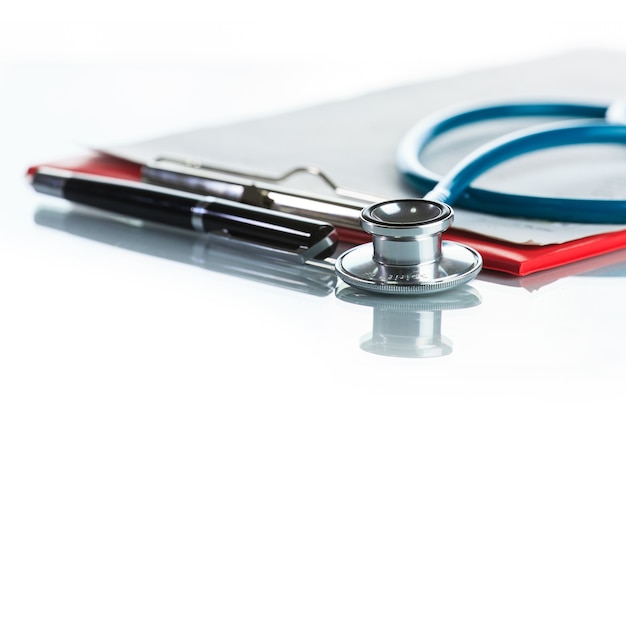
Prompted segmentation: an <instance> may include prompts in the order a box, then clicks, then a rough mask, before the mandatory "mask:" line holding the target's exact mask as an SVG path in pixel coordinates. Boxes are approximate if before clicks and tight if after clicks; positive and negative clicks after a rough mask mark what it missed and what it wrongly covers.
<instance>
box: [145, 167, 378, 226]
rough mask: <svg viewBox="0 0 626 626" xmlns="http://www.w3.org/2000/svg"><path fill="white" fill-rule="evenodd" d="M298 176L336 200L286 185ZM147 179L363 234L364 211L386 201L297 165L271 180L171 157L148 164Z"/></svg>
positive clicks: (258, 175)
mask: <svg viewBox="0 0 626 626" xmlns="http://www.w3.org/2000/svg"><path fill="white" fill-rule="evenodd" d="M298 174H308V175H311V176H315V177H316V178H319V179H320V180H321V181H323V182H324V183H325V184H326V185H328V186H329V187H330V189H331V190H332V192H333V193H334V195H335V196H336V197H330V196H325V195H318V194H314V193H309V192H306V191H300V190H296V189H292V188H289V187H287V186H284V185H283V183H284V182H285V181H287V180H288V179H290V178H292V177H293V176H295V175H298ZM142 177H143V179H144V180H145V181H146V182H150V183H154V184H158V185H162V186H166V187H173V188H176V189H182V190H185V191H193V192H195V193H203V194H207V195H209V194H210V195H213V196H218V197H220V198H228V199H230V200H235V201H237V202H244V203H246V204H252V205H254V206H262V207H265V208H271V209H275V210H278V211H284V212H286V213H292V214H294V215H300V216H303V217H309V218H313V219H319V220H324V221H327V222H330V223H331V224H332V225H333V226H335V227H337V228H346V229H350V230H358V231H360V230H361V224H360V215H361V211H362V209H363V208H364V207H365V206H366V205H368V204H372V203H375V202H380V201H382V200H383V199H382V198H380V197H378V196H372V195H370V194H365V193H361V192H358V191H355V190H351V189H346V188H343V187H339V186H338V185H336V184H335V182H334V181H333V180H332V179H331V178H330V177H329V176H328V175H327V174H326V173H325V172H323V171H322V170H321V169H320V168H319V167H316V166H314V165H304V166H298V167H294V168H292V169H290V170H289V171H287V172H285V173H284V174H282V175H280V176H268V175H267V174H261V173H258V172H256V173H252V172H243V171H239V170H234V169H228V168H224V167H217V166H213V165H210V164H208V163H204V162H202V161H195V160H190V159H182V158H176V157H170V156H167V157H158V158H157V159H156V160H155V161H154V162H152V163H150V164H147V165H144V167H143V168H142Z"/></svg>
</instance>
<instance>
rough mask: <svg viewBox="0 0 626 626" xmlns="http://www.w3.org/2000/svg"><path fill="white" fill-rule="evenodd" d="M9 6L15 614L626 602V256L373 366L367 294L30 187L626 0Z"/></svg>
mask: <svg viewBox="0 0 626 626" xmlns="http://www.w3.org/2000/svg"><path fill="white" fill-rule="evenodd" d="M5 5H6V6H4V8H2V9H0V11H1V12H2V18H1V19H0V61H2V74H0V78H2V79H3V80H2V83H0V84H1V85H2V92H1V94H0V95H1V99H0V111H2V113H3V119H2V129H3V130H2V148H1V158H2V161H1V163H0V165H1V169H2V172H3V184H4V185H5V188H6V195H5V197H4V205H3V207H2V209H1V213H0V224H1V226H2V231H1V236H2V238H1V240H0V243H1V245H0V261H1V263H2V267H1V270H0V277H1V278H2V295H3V302H2V309H1V313H0V315H1V317H0V320H1V321H2V334H1V335H0V338H1V340H2V344H1V346H0V347H1V348H2V354H1V355H0V365H1V366H2V381H3V388H2V397H1V399H0V411H1V413H0V624H2V626H22V625H24V626H40V625H42V626H43V625H46V626H47V625H50V624H53V625H55V626H56V625H57V624H58V625H59V626H61V625H62V626H70V625H71V626H74V625H76V626H78V625H80V626H84V625H92V624H98V625H100V624H102V625H105V624H106V625H110V624H115V625H116V626H118V625H124V626H126V625H129V626H130V625H133V626H135V625H137V624H146V625H148V624H149V625H150V626H154V625H159V626H160V625H169V624H172V625H174V624H176V625H179V624H185V625H194V626H195V625H200V624H211V625H215V626H222V625H224V626H226V625H228V626H231V625H236V626H244V625H245V626H248V625H255V626H256V625H257V624H268V625H272V626H277V625H281V626H282V625H285V626H286V625H289V626H295V625H297V626H299V625H301V624H302V625H305V624H306V625H309V624H310V625H320V624H323V625H325V626H326V625H329V626H344V625H352V624H354V625H359V626H363V625H368V626H369V625H385V626H387V625H389V624H394V625H405V624H406V625H408V624H421V625H424V626H453V625H454V626H457V625H459V624H464V625H465V624H476V625H480V626H486V625H489V626H492V625H493V626H495V625H497V626H502V625H507V626H508V625H524V626H525V625H527V624H533V625H534V626H535V625H541V626H543V625H545V626H548V625H549V626H553V625H555V624H567V625H568V626H571V625H573V624H575V625H583V624H585V625H586V624H594V625H595V624H602V625H603V626H604V625H611V626H612V625H617V624H623V623H624V622H625V621H626V608H625V605H624V588H626V570H625V566H624V563H626V540H625V535H624V531H623V529H624V528H625V527H626V508H625V505H624V500H623V494H624V487H625V484H624V483H625V480H624V476H625V474H626V461H625V457H624V449H625V448H626V427H625V426H624V423H623V414H624V411H623V408H622V406H623V399H622V395H623V393H622V389H623V382H622V380H623V372H624V371H625V367H624V366H625V360H624V357H623V354H624V353H625V352H626V341H625V340H624V338H623V332H622V328H623V323H624V319H626V297H625V296H624V295H623V294H624V293H626V290H625V289H624V287H625V285H624V281H625V280H626V279H625V278H624V276H622V275H619V274H617V275H615V276H610V275H608V274H604V275H601V276H598V277H589V276H584V275H580V276H579V275H576V274H574V275H573V276H571V277H568V278H564V279H562V280H556V281H551V282H547V283H546V284H545V285H544V286H542V287H541V288H540V289H533V288H528V289H524V288H518V287H513V286H510V285H503V284H498V283H497V282H491V281H487V280H480V281H476V288H477V289H478V291H479V292H480V294H481V297H482V303H481V305H480V306H479V307H476V308H471V309H465V310H459V311H446V312H445V316H444V320H443V321H444V327H443V332H444V334H445V335H446V336H448V335H449V336H450V337H451V338H452V340H453V343H454V352H453V354H452V355H451V356H450V357H445V358H441V359H432V360H428V359H422V360H406V359H394V358H384V357H377V356H375V355H370V354H367V353H365V352H364V351H363V350H360V348H359V337H360V336H362V335H365V334H367V332H368V331H370V332H371V328H372V311H371V310H370V309H369V308H367V307H357V306H355V305H350V304H348V303H343V302H338V301H337V300H336V299H334V298H333V297H332V296H331V297H327V298H315V297H310V296H305V295H301V294H297V293H293V292H290V291H288V290H281V289H277V288H272V287H271V286H267V285H263V284H257V283H254V282H252V281H246V280H242V279H237V278H233V277H231V276H228V275H225V274H220V273H218V272H210V271H209V272H206V271H203V270H200V269H197V268H195V267H190V266H188V265H184V264H177V263H171V262H168V261H166V260H163V259H159V258H157V257H152V256H150V255H141V254H136V253H134V252H132V251H128V250H124V249H120V248H116V247H115V246H106V245H101V244H98V243H96V242H93V241H90V240H83V239H81V238H78V237H72V236H69V235H67V234H66V233H62V232H55V231H53V230H52V229H46V228H43V227H38V226H37V225H36V224H34V222H33V213H34V211H35V209H36V208H37V207H38V206H39V205H40V203H41V202H43V201H42V200H41V199H39V198H36V197H35V194H34V193H32V192H31V190H29V189H28V188H27V186H26V185H25V184H24V181H23V172H24V169H25V167H26V166H27V165H29V164H31V163H33V162H38V161H39V160H41V159H47V158H55V157H56V156H62V155H71V154H73V153H74V151H75V150H76V147H77V146H79V145H81V144H82V143H86V144H89V143H92V142H93V143H96V144H97V143H103V142H109V141H110V142H112V143H113V142H118V141H130V140H132V139H135V138H140V137H142V136H150V135H151V134H154V133H160V132H166V131H170V130H177V129H179V128H183V127H184V128H186V127H187V126H191V125H194V124H197V123H218V122H220V121H223V120H228V119H233V118H239V117H244V116H247V115H256V114H260V113H265V112H269V111H274V110H284V109H287V108H290V107H293V106H299V105H303V104H309V103H311V102H315V101H322V100H325V99H327V98H333V97H342V96H347V95H350V94H353V93H358V92H360V91H363V90H368V89H372V88H381V87H385V86H388V85H393V84H397V83H398V82H401V81H405V80H406V81H409V80H410V81H413V80H419V79H422V78H424V79H426V78H435V77H438V76H445V75H446V74H454V73H457V72H461V71H465V70H471V69H474V68H479V67H484V66H489V65H493V64H504V63H508V62H512V61H516V60H525V59H529V58H536V57H541V56H542V55H546V54H550V53H553V52H561V51H564V50H567V49H570V48H580V47H594V48H597V47H608V48H621V49H624V46H625V45H624V43H623V23H624V20H623V17H622V16H620V15H616V14H615V8H614V7H615V6H616V5H615V3H608V2H605V3H598V2H596V3H593V5H584V6H583V5H580V6H579V5H576V6H574V5H573V4H572V3H565V2H563V3H557V2H545V1H544V2H539V1H536V2H524V3H520V4H507V3H502V2H500V3H485V2H482V3H480V2H479V3H476V2H456V3H445V2H432V3H430V4H420V3H404V2H403V3H400V2H384V3H378V4H366V3H364V2H353V3H352V2H349V3H341V2H325V3H316V4H294V3H293V2H254V3H253V2H250V3H247V4H243V3H236V2H226V3H223V4H218V3H212V2H204V3H196V4H192V3H188V2H175V3H174V2H167V3H166V2H160V3H156V2H154V3H130V2H108V3H106V4H95V5H94V4H93V3H85V2H83V3H75V4H70V3H67V2H65V3H64V2H54V3H52V2H49V3H43V2H41V3H39V4H36V3H35V4H33V3H21V4H19V5H18V4H17V3H12V4H11V5H10V6H9V5H7V3H5ZM303 68H304V70H303ZM163 75H164V76H167V85H168V89H167V90H163V88H162V86H163V83H161V82H160V81H159V76H163ZM205 79H206V81H208V84H207V82H206V81H205ZM103 85H107V86H108V85H111V86H113V88H112V89H103V88H102V86H103ZM172 87H175V88H172ZM86 105H88V106H86ZM138 110H139V111H140V113H141V114H137V111H138ZM129 111H132V112H133V114H132V115H129Z"/></svg>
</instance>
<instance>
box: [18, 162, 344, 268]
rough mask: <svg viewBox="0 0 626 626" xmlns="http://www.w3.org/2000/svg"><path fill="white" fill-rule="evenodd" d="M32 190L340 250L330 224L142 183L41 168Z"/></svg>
mask: <svg viewBox="0 0 626 626" xmlns="http://www.w3.org/2000/svg"><path fill="white" fill-rule="evenodd" d="M30 182H31V184H32V186H33V188H34V189H35V190H36V191H38V192H41V193H45V194H48V195H52V196H57V197H60V198H64V199H66V200H69V201H71V202H75V203H78V204H84V205H86V206H90V207H93V208H96V209H102V210H104V211H108V212H111V213H115V214H118V215H123V216H126V217H131V218H135V219H140V220H145V221H149V222H154V223H158V224H163V225H166V226H173V227H176V228H182V229H185V230H192V231H195V232H201V233H209V232H222V233H227V234H228V235H229V236H231V237H233V238H236V239H242V240H245V241H249V242H252V243H255V244H259V245H262V246H267V247H271V248H277V249H280V250H286V251H289V252H295V253H298V254H301V255H302V256H304V257H305V258H317V259H323V258H326V257H327V256H329V255H330V254H332V252H333V251H334V249H335V248H336V246H337V235H336V232H335V228H334V227H333V226H332V225H331V224H328V223H326V222H322V221H318V220H314V219H310V218H305V217H300V216H296V215H290V214H287V213H282V212H280V211H274V210H271V209H265V208H261V207H255V206H251V205H248V204H244V203H241V202H234V201H231V200H226V199H222V198H215V197H212V196H204V195H201V194H195V193H189V192H185V191H177V190H172V189H167V188H164V187H160V186H158V185H152V184H147V183H142V182H134V181H127V180H120V179H116V178H110V177H105V176H95V175H92V174H81V173H76V172H70V171H67V170H62V169H57V168H52V167H40V168H38V169H37V170H36V171H35V172H34V173H33V174H31V176H30Z"/></svg>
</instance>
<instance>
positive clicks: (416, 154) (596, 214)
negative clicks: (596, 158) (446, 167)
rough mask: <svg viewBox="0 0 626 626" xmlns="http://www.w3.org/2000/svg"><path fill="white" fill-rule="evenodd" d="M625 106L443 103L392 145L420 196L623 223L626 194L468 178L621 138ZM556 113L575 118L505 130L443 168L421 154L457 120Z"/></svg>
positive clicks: (563, 218) (624, 140)
mask: <svg viewBox="0 0 626 626" xmlns="http://www.w3.org/2000/svg"><path fill="white" fill-rule="evenodd" d="M616 104H618V103H616ZM616 110H617V111H618V112H617V113H615V111H616ZM623 111H624V108H623V106H622V105H621V103H619V105H618V106H615V105H613V106H602V105H594V104H576V103H567V102H564V103H561V102H548V103H542V102H528V103H510V104H508V103H504V104H494V105H489V106H481V107H476V108H469V109H463V110H458V111H452V112H445V111H444V112H443V113H440V114H435V115H432V116H429V117H427V118H424V120H422V121H421V122H420V123H418V124H416V125H415V126H414V127H413V128H412V129H411V130H410V131H409V132H408V133H407V134H406V135H405V137H404V138H403V140H402V141H401V143H400V145H399V147H398V151H397V157H396V165H397V167H398V169H399V171H400V172H401V174H402V175H403V177H404V178H405V180H406V181H407V182H408V183H409V184H410V185H411V186H412V187H413V188H415V189H416V190H417V191H419V192H420V193H422V194H425V195H424V196H423V197H424V198H425V199H428V200H435V201H438V202H444V203H446V204H451V205H458V206H459V207H460V208H463V209H470V210H475V211H480V212H482V213H491V214H494V215H501V216H508V217H522V218H531V219H542V220H550V221H556V222H581V223H604V224H621V223H624V224H626V199H604V198H567V197H563V198H562V197H545V196H539V195H522V194H509V193H503V192H497V191H492V190H489V189H483V188H480V187H475V186H472V185H471V183H472V182H473V181H474V180H475V179H476V178H477V177H478V176H480V175H481V174H483V173H484V172H486V171H487V170H489V169H492V168H493V167H495V166H497V165H499V164H500V163H503V162H504V161H508V160H509V159H512V158H514V157H516V156H520V155H522V154H526V153H529V152H534V151H537V150H545V149H548V148H555V147H560V146H566V145H574V144H606V143H619V144H626V120H624V119H622V116H623ZM554 116H558V117H566V118H573V119H570V120H569V121H559V122H552V123H542V124H537V125H535V126H530V127H527V128H525V129H522V130H518V131H514V132H511V133H507V134H505V135H503V136H502V137H499V138H497V139H495V140H492V141H490V142H488V143H486V144H485V145H483V146H481V147H479V148H477V149H476V150H474V151H473V152H472V153H471V154H469V155H468V156H467V157H465V158H464V159H462V160H461V161H460V162H459V163H458V164H457V165H456V166H455V167H453V168H452V169H451V170H450V171H449V172H448V173H447V174H445V175H443V176H440V175H439V174H437V173H435V172H433V171H431V170H430V169H429V168H428V167H426V166H425V165H424V163H423V161H422V156H423V153H424V150H425V149H426V147H427V146H428V145H429V144H431V142H432V141H433V140H434V139H436V138H437V137H439V136H441V135H442V134H444V133H446V132H448V131H450V130H453V129H455V128H459V127H461V126H465V125H468V124H474V123H478V122H483V121H489V120H495V119H504V118H515V117H554Z"/></svg>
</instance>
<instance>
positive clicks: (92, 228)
mask: <svg viewBox="0 0 626 626" xmlns="http://www.w3.org/2000/svg"><path fill="white" fill-rule="evenodd" d="M35 222H36V223H37V224H39V225H41V226H46V227H48V228H54V229H57V230H61V231H64V232H66V233H69V234H71V235H75V236H78V237H85V238H87V239H90V240H92V241H98V242H100V243H104V244H108V245H113V246H115V247H117V248H125V249H127V250H133V251H134V252H139V253H141V254H149V255H152V256H155V257H159V258H161V259H168V260H170V261H176V262H178V263H186V264H189V265H193V266H196V267H200V268H204V269H207V270H210V271H215V272H222V273H224V274H229V275H231V276H236V277H238V278H244V279H247V280H253V281H257V282H262V283H265V284H268V285H273V286H277V287H281V288H284V289H291V290H293V291H299V292H302V293H307V294H310V295H314V296H327V295H329V294H331V293H333V291H334V288H335V285H336V276H335V272H334V268H333V266H332V263H331V262H330V260H329V261H321V260H315V259H309V260H307V261H304V259H301V258H299V257H300V255H296V254H291V253H285V252H282V251H278V254H275V252H276V251H275V250H274V249H272V250H268V249H267V248H261V247H259V246H257V245H256V244H252V243H250V242H247V241H242V240H241V239H234V238H232V237H225V236H223V235H221V234H213V233H208V234H206V235H195V234H194V233H191V232H188V231H184V230H174V229H165V228H161V227H159V226H158V225H152V224H148V223H144V224H141V226H140V227H137V226H136V225H134V224H132V223H129V221H128V220H117V219H110V218H109V217H108V216H106V215H102V214H96V213H94V212H86V211H81V209H80V208H76V209H70V210H69V211H66V210H63V209H56V208H54V209H53V208H39V209H38V210H37V211H36V212H35ZM293 257H298V260H296V259H294V258H293Z"/></svg>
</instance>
